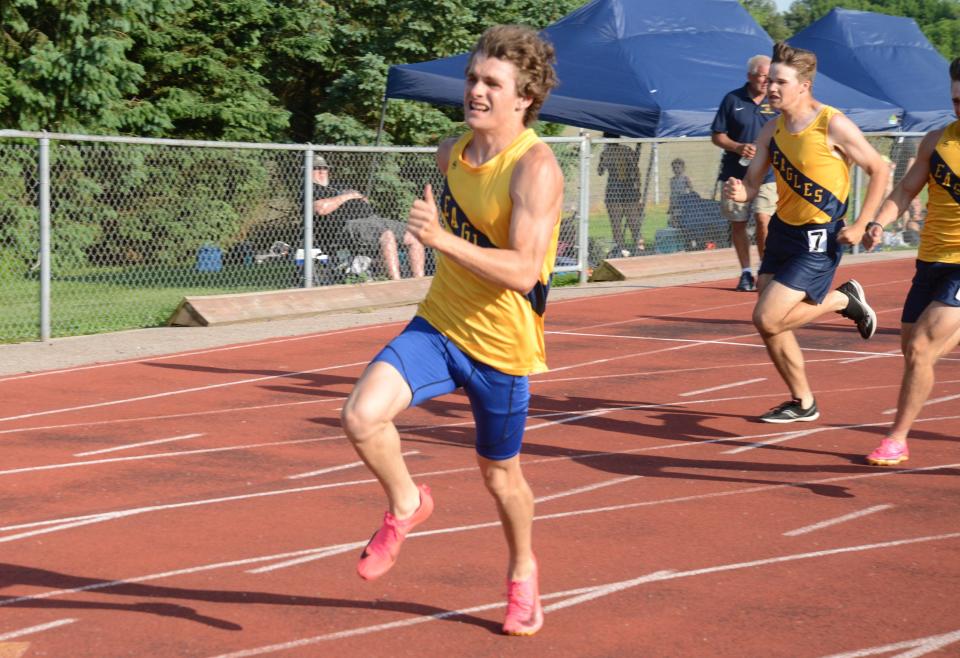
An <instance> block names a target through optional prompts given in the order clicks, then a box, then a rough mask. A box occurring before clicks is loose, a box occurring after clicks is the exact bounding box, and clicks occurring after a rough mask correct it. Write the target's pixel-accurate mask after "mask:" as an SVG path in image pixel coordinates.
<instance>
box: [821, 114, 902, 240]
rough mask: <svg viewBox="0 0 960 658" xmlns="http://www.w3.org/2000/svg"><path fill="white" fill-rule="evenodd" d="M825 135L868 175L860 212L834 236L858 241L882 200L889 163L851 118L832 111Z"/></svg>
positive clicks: (888, 173)
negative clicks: (868, 179)
mask: <svg viewBox="0 0 960 658" xmlns="http://www.w3.org/2000/svg"><path fill="white" fill-rule="evenodd" d="M827 139H828V142H829V144H830V146H833V147H834V148H836V149H837V150H838V151H840V152H841V153H842V154H843V156H844V157H845V158H846V159H847V161H848V162H850V163H853V164H855V165H857V166H859V167H860V168H861V169H863V170H864V172H866V174H867V175H868V176H869V177H870V182H869V183H868V184H867V194H866V197H864V200H863V205H862V206H861V207H860V214H859V215H858V216H857V218H856V219H855V220H854V222H853V224H851V225H849V226H847V227H845V228H843V229H842V230H841V231H840V233H839V235H838V236H837V240H838V241H839V242H841V243H843V244H859V243H860V240H861V239H862V238H863V232H864V231H865V230H866V228H867V222H869V221H871V220H872V219H873V218H874V216H875V215H876V214H877V209H878V208H880V202H881V201H883V195H884V194H885V192H886V189H887V178H888V177H889V176H890V167H889V166H888V165H887V163H886V162H884V161H883V158H882V157H881V156H880V154H879V153H877V150H876V149H875V148H873V147H872V146H871V145H870V142H868V141H867V138H866V137H864V136H863V133H862V132H860V129H859V128H857V126H856V125H855V124H854V123H853V121H851V120H850V119H848V118H847V117H846V116H844V115H842V114H835V115H833V116H832V117H831V118H830V125H829V127H828V128H827Z"/></svg>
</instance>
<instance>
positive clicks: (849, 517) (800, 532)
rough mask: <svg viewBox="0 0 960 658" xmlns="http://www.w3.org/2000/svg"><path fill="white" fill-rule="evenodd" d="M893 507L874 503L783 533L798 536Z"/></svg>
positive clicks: (786, 535)
mask: <svg viewBox="0 0 960 658" xmlns="http://www.w3.org/2000/svg"><path fill="white" fill-rule="evenodd" d="M891 507H893V505H874V506H873V507H868V508H867V509H862V510H860V511H859V512H851V513H850V514H844V515H843V516H838V517H836V518H834V519H827V520H826V521H821V522H820V523H814V524H812V525H808V526H804V527H802V528H797V529H796V530H790V531H788V532H785V533H783V536H784V537H796V536H797V535H805V534H807V533H808V532H813V531H814V530H820V529H822V528H829V527H830V526H832V525H837V524H838V523H845V522H846V521H852V520H854V519H859V518H860V517H863V516H868V515H870V514H875V513H876V512H882V511H883V510H886V509H890V508H891Z"/></svg>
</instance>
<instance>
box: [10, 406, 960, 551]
mask: <svg viewBox="0 0 960 658" xmlns="http://www.w3.org/2000/svg"><path fill="white" fill-rule="evenodd" d="M826 392H836V391H826ZM841 392H842V391H841ZM737 399H741V398H723V399H721V401H723V400H737ZM716 401H717V400H697V401H691V402H690V403H689V404H701V403H707V402H716ZM646 406H652V407H656V406H660V405H641V407H646ZM619 410H622V408H620V407H617V408H611V409H607V410H605V411H609V412H613V411H619ZM565 413H567V412H556V413H549V414H542V415H541V416H538V417H548V416H558V415H564V414H565ZM594 415H596V414H594ZM585 417H586V416H583V415H577V416H572V417H569V418H567V419H565V421H566V422H573V421H575V420H579V419H582V418H585ZM957 418H960V416H947V417H934V418H921V419H918V420H917V421H915V422H917V423H923V422H937V421H941V420H953V419H957ZM471 423H472V421H464V422H460V423H453V424H450V425H426V426H422V427H413V428H406V429H405V430H404V431H415V430H421V429H435V428H439V427H454V426H460V425H465V424H471ZM554 424H555V423H543V424H541V425H536V426H532V427H528V428H527V431H535V430H537V429H542V428H547V427H551V426H553V425H554ZM852 427H857V426H852ZM844 429H848V427H847V426H839V427H827V428H822V431H833V430H844ZM794 434H796V433H795V432H791V433H788V434H787V435H788V436H792V435H794ZM768 436H773V437H778V436H783V433H782V432H776V433H770V434H759V435H754V436H742V437H723V438H719V439H707V440H703V441H687V442H683V443H675V444H670V445H661V446H649V447H645V448H633V449H629V450H618V451H609V452H596V453H588V454H585V455H574V456H560V457H547V458H543V459H532V460H525V461H524V462H523V464H524V466H527V465H534V464H542V463H549V462H554V461H560V460H566V459H570V460H572V461H581V460H587V459H593V458H597V457H606V456H610V455H623V454H632V453H640V452H654V451H659V450H669V449H676V448H686V447H692V446H701V445H706V444H710V443H728V442H731V441H743V440H746V439H754V438H762V437H768ZM341 438H345V437H344V436H343V435H340V436H336V437H326V438H323V439H304V440H301V441H294V442H293V443H299V442H310V441H315V440H318V441H319V440H324V441H325V440H330V439H341ZM286 443H288V442H277V443H270V444H266V445H268V446H275V445H284V444H286ZM757 445H760V444H757ZM475 468H476V467H473V466H470V467H464V468H455V469H446V470H439V471H428V472H424V473H418V474H415V477H427V476H433V475H449V474H453V473H463V472H468V471H474V470H475ZM894 472H896V471H894ZM374 481H375V480H374V479H365V480H354V481H351V482H342V483H338V482H335V483H331V484H322V485H316V486H313V487H301V488H296V489H280V490H274V491H267V492H260V493H255V494H244V495H241V496H234V497H230V498H215V499H210V500H198V501H188V502H185V503H176V504H172V505H158V506H153V507H144V508H133V509H128V510H121V511H120V512H104V513H99V514H92V515H90V514H88V515H84V516H78V517H68V518H61V519H48V520H44V521H34V522H31V523H21V524H17V525H10V526H5V527H0V532H2V531H8V530H20V529H24V528H32V527H37V526H43V525H50V524H67V523H72V522H74V521H84V520H88V519H93V522H97V521H101V520H102V521H106V520H111V519H112V518H114V517H113V516H112V515H114V514H120V515H126V514H139V513H143V512H154V511H162V510H166V509H177V508H182V507H191V506H196V505H208V504H215V503H221V502H231V501H235V500H243V499H246V498H258V497H262V496H274V495H282V494H286V493H302V492H306V491H314V490H317V489H326V488H331V487H340V486H351V485H360V484H368V483H370V482H374ZM64 527H65V528H69V527H71V526H69V525H67V526H64ZM28 536H30V534H29V533H24V534H23V535H17V536H16V537H15V538H16V539H21V538H24V537H28ZM5 541H12V539H11V538H3V539H0V543H3V542H5Z"/></svg>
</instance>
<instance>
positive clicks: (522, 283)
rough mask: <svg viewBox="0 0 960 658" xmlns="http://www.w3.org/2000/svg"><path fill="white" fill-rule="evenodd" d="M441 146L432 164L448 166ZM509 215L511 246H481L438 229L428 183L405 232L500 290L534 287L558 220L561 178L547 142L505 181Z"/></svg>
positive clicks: (523, 160)
mask: <svg viewBox="0 0 960 658" xmlns="http://www.w3.org/2000/svg"><path fill="white" fill-rule="evenodd" d="M443 151H444V149H443V148H441V151H440V152H438V154H437V164H438V165H439V166H441V170H442V171H446V168H445V165H446V164H448V163H449V160H448V158H449V149H446V152H445V153H446V154H445V155H444V154H443V153H442V152H443ZM510 196H511V199H512V201H513V215H512V216H511V221H510V242H509V244H508V245H506V246H505V247H503V248H489V247H480V246H478V245H475V244H473V243H472V242H469V241H467V240H464V239H462V238H460V237H459V236H456V235H453V234H452V233H449V232H447V231H445V230H444V229H443V227H441V226H440V222H439V212H438V209H437V205H436V202H435V200H434V196H433V190H432V188H431V187H430V186H429V185H428V186H427V188H426V189H425V190H424V198H423V199H417V200H416V201H414V203H413V207H412V208H411V209H410V215H409V219H408V224H407V226H408V229H409V230H410V231H411V232H412V233H413V235H414V236H415V237H416V238H417V239H419V240H420V241H421V242H422V243H423V244H424V245H426V246H428V247H432V248H434V249H436V250H437V251H439V252H440V253H442V254H443V255H444V256H446V257H448V258H450V259H451V260H453V261H454V262H456V263H458V264H459V265H461V266H463V267H465V268H467V269H468V270H470V271H471V272H473V273H474V274H476V275H477V276H480V277H482V278H484V279H487V280H488V281H491V282H493V283H495V284H498V285H501V286H503V287H504V288H507V289H510V290H515V291H517V292H522V293H526V292H528V291H529V290H530V289H532V288H533V286H534V285H535V284H536V283H537V281H538V280H539V278H540V270H541V268H542V266H543V259H544V258H545V256H546V253H547V248H548V247H549V245H550V238H551V236H552V234H553V229H554V227H555V226H556V224H557V222H558V221H559V220H560V211H561V205H562V202H563V174H562V173H561V171H560V167H559V165H558V164H557V160H556V158H555V157H554V155H553V151H552V150H551V149H550V147H549V146H547V145H546V144H542V143H540V144H537V145H535V146H534V147H532V148H531V149H530V150H529V151H527V153H526V154H524V156H523V157H522V158H521V159H520V161H519V162H518V163H517V165H516V168H515V169H514V170H513V179H512V180H511V181H510Z"/></svg>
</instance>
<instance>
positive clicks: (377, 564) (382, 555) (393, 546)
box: [357, 484, 433, 580]
mask: <svg viewBox="0 0 960 658" xmlns="http://www.w3.org/2000/svg"><path fill="white" fill-rule="evenodd" d="M417 489H419V491H420V507H418V508H417V511H416V512H414V513H413V515H412V516H410V517H409V518H406V519H398V518H396V517H395V516H394V515H393V514H391V513H390V512H386V513H385V514H384V515H383V525H382V526H380V529H379V530H377V531H376V532H375V533H373V537H371V538H370V543H368V544H367V546H366V548H364V549H363V553H362V554H361V555H360V562H358V563H357V573H358V574H360V577H361V578H363V579H364V580H373V579H374V578H379V577H380V576H382V575H383V574H385V573H387V572H388V571H390V567H392V566H393V563H394V562H396V561H397V555H398V554H399V553H400V545H401V544H403V540H404V539H406V538H407V534H408V533H409V532H410V531H411V530H413V529H414V528H415V527H416V526H418V525H420V524H421V523H423V522H424V521H426V520H427V519H428V518H430V514H432V513H433V496H431V495H430V487H428V486H427V485H425V484H421V485H420V486H419V487H417Z"/></svg>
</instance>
